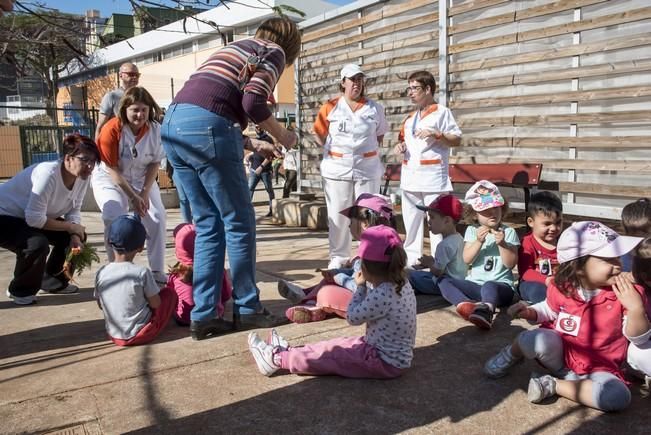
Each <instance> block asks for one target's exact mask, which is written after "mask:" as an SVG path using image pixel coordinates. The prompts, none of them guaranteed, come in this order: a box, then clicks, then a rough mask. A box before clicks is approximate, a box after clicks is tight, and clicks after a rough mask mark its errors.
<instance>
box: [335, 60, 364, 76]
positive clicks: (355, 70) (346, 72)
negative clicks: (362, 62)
mask: <svg viewBox="0 0 651 435" xmlns="http://www.w3.org/2000/svg"><path fill="white" fill-rule="evenodd" d="M357 74H361V75H366V74H364V71H362V68H360V66H359V65H357V64H356V63H348V64H346V65H344V67H343V68H342V69H341V79H342V80H343V79H345V78H351V77H355V76H356V75H357Z"/></svg>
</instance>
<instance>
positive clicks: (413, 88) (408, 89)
mask: <svg viewBox="0 0 651 435" xmlns="http://www.w3.org/2000/svg"><path fill="white" fill-rule="evenodd" d="M421 89H423V87H422V86H407V87H406V88H405V92H406V93H408V94H409V93H411V92H417V91H419V90H421Z"/></svg>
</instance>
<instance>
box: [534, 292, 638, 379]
mask: <svg viewBox="0 0 651 435" xmlns="http://www.w3.org/2000/svg"><path fill="white" fill-rule="evenodd" d="M636 289H637V290H638V291H639V292H640V293H641V294H642V298H643V300H644V302H645V304H646V303H647V298H646V295H645V294H644V291H643V290H642V288H641V287H638V286H636ZM602 290H603V291H602V292H601V293H599V294H598V295H597V296H595V297H594V298H592V299H591V300H590V301H589V302H586V301H584V300H582V299H580V297H579V296H575V297H567V296H565V295H563V294H562V293H561V292H560V291H559V290H558V289H557V288H556V286H555V285H554V284H553V283H552V284H550V285H549V287H547V304H548V305H549V308H551V309H552V310H553V311H555V312H556V313H558V318H557V319H556V322H555V323H554V329H555V331H556V332H557V333H559V334H560V336H561V338H562V339H563V354H564V357H565V365H566V366H567V368H569V369H570V370H572V371H573V372H574V373H576V374H578V375H584V374H589V373H593V372H597V371H604V372H609V373H612V374H614V375H616V376H617V377H619V378H620V379H622V380H623V376H622V372H621V366H622V363H623V362H624V361H625V360H626V351H627V349H628V340H627V339H626V337H625V336H624V334H623V332H622V322H623V317H624V314H625V311H624V307H623V306H622V304H621V303H620V302H619V300H618V299H617V296H616V295H615V292H613V290H612V288H611V287H606V288H603V289H602Z"/></svg>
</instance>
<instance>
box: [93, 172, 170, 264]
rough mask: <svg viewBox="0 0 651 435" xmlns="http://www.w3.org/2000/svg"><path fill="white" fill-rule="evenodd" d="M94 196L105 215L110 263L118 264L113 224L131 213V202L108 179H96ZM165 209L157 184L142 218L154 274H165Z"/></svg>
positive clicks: (105, 242)
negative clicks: (110, 235)
mask: <svg viewBox="0 0 651 435" xmlns="http://www.w3.org/2000/svg"><path fill="white" fill-rule="evenodd" d="M92 187H93V196H94V197H95V202H97V206H98V207H99V209H100V210H101V211H102V220H103V221H104V246H105V247H106V254H107V255H108V259H109V261H114V260H115V255H114V253H113V248H112V247H111V245H110V244H109V242H108V233H109V227H110V226H111V222H113V221H114V220H115V219H117V218H118V216H121V215H123V214H127V213H128V212H129V199H128V197H127V195H126V193H124V191H123V190H122V189H121V188H120V187H118V186H116V185H115V184H113V181H112V180H111V179H110V177H108V176H94V177H93V179H92ZM165 220H166V214H165V207H164V206H163V200H162V199H161V196H160V190H159V189H158V184H157V183H154V184H152V186H151V190H150V192H149V210H148V212H147V214H146V215H145V216H144V217H143V218H142V224H143V225H144V227H145V230H147V241H146V247H147V258H148V259H149V268H150V269H151V270H152V272H162V273H165V230H166V229H165V224H166V221H165Z"/></svg>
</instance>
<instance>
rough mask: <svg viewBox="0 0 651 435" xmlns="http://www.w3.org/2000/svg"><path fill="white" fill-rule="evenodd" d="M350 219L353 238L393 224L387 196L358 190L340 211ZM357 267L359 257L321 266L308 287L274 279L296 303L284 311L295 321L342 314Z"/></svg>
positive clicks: (284, 295)
mask: <svg viewBox="0 0 651 435" xmlns="http://www.w3.org/2000/svg"><path fill="white" fill-rule="evenodd" d="M340 213H341V214H342V215H344V216H346V217H347V218H349V219H350V233H351V235H352V237H353V238H354V239H355V240H359V238H360V234H361V233H362V232H363V231H364V230H366V229H367V228H370V227H373V226H375V225H388V226H392V227H393V226H395V225H394V217H393V208H392V206H391V203H390V202H389V201H387V198H386V197H385V196H382V195H378V194H373V193H362V194H361V195H359V197H358V198H357V200H356V201H355V204H354V205H353V206H352V207H348V208H346V209H343V210H341V211H340ZM360 269H361V260H360V258H359V257H355V258H353V260H352V261H351V263H350V264H349V265H347V266H346V267H343V268H339V269H330V270H321V273H322V275H323V280H322V281H321V282H320V283H319V284H317V285H315V286H313V287H309V288H306V289H304V288H302V287H300V286H298V285H296V284H294V283H291V282H289V281H285V280H280V281H278V293H280V295H281V296H282V297H284V298H285V299H287V300H289V301H291V302H293V303H295V304H298V305H295V306H293V307H290V308H288V309H287V311H286V312H285V315H286V316H287V318H288V319H289V320H291V321H292V322H295V323H307V322H316V321H320V320H324V319H325V318H326V317H327V315H328V314H335V315H337V316H339V317H344V318H345V317H346V308H347V307H348V302H350V299H351V298H352V296H353V292H354V291H355V289H356V288H357V285H356V284H355V279H354V276H353V275H354V274H355V273H356V272H359V270H360Z"/></svg>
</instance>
